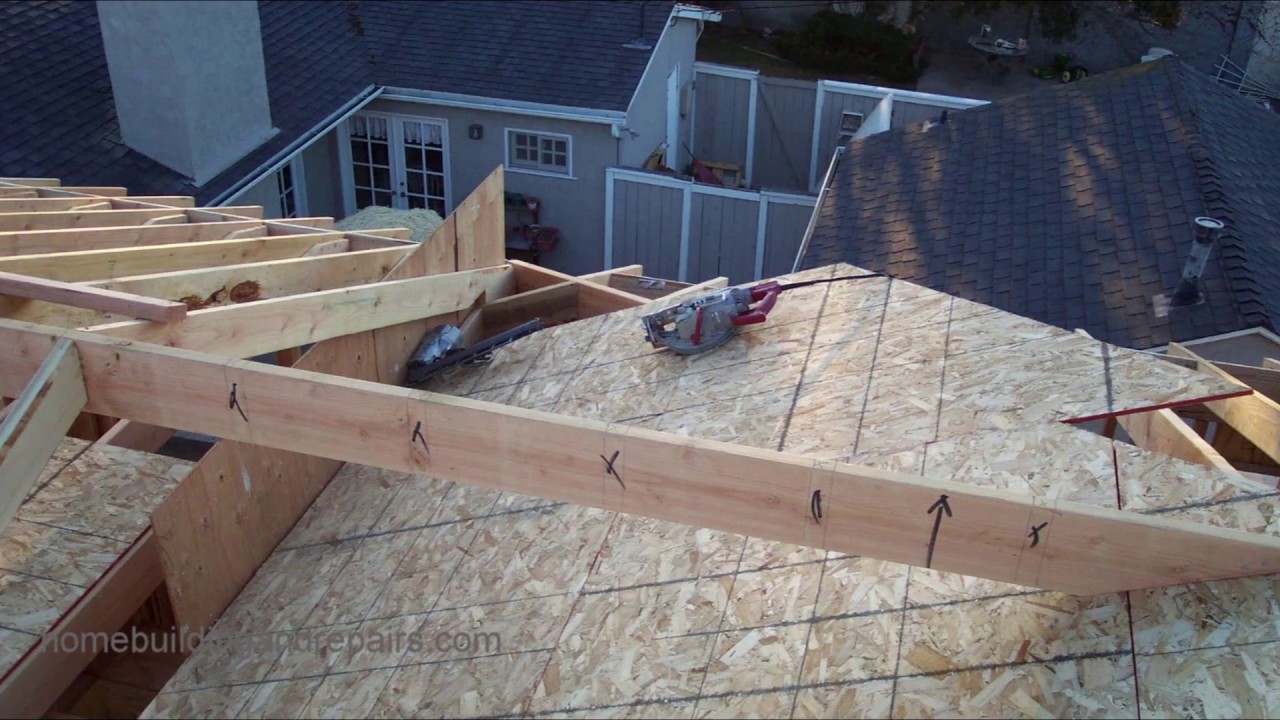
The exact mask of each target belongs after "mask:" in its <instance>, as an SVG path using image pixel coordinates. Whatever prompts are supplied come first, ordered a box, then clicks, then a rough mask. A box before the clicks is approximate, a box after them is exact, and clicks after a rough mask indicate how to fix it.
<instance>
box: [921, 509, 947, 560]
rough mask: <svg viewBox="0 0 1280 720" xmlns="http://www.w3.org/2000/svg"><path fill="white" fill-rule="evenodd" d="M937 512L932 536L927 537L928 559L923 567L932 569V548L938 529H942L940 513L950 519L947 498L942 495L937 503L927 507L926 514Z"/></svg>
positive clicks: (936, 540)
mask: <svg viewBox="0 0 1280 720" xmlns="http://www.w3.org/2000/svg"><path fill="white" fill-rule="evenodd" d="M935 510H936V511H937V513H938V514H937V516H936V517H934V518H933V535H931V536H930V537H929V557H927V558H925V561H924V566H925V567H927V568H931V567H933V546H934V544H935V543H937V542H938V528H941V527H942V513H944V512H945V513H946V514H947V517H951V505H950V504H948V503H947V496H946V495H942V496H940V497H939V498H938V500H937V502H935V503H934V504H932V505H930V506H929V510H928V512H934V511H935Z"/></svg>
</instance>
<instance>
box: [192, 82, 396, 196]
mask: <svg viewBox="0 0 1280 720" xmlns="http://www.w3.org/2000/svg"><path fill="white" fill-rule="evenodd" d="M382 91H383V88H380V87H378V86H377V85H370V86H369V87H367V88H365V89H364V90H363V91H362V92H361V93H360V94H359V95H356V96H355V97H353V98H351V99H350V100H348V101H347V102H346V104H344V105H343V106H342V107H340V108H338V109H337V110H336V111H334V112H333V114H331V115H329V117H327V118H325V119H324V120H321V121H320V122H319V124H317V125H316V126H315V127H313V128H311V129H310V130H308V131H307V132H306V133H304V134H303V135H302V136H301V137H299V138H298V139H297V140H294V141H293V142H291V143H289V144H288V145H287V146H286V147H285V148H284V149H283V150H281V151H280V152H278V153H276V154H275V155H274V156H272V158H271V159H270V160H267V161H266V162H265V163H263V164H262V165H259V166H258V168H257V169H255V170H254V171H253V172H250V173H249V174H247V175H245V176H244V177H243V178H242V179H241V180H240V182H237V183H236V184H234V185H232V186H231V187H229V188H227V189H226V190H223V191H222V193H221V194H219V195H218V196H217V197H216V198H214V199H213V200H212V201H211V202H210V203H209V206H213V207H216V206H219V205H227V204H229V203H230V202H232V201H233V200H235V199H236V198H237V197H239V196H240V194H241V193H243V192H244V191H245V190H248V189H249V188H250V187H252V186H254V185H256V184H257V183H258V182H259V181H261V180H262V179H263V178H265V177H266V176H268V175H270V174H272V173H274V172H278V171H279V170H280V168H282V167H284V166H285V165H287V164H288V163H289V162H290V161H292V160H293V158H294V156H296V155H297V154H298V153H300V152H302V151H303V150H306V149H307V148H309V147H311V145H312V144H313V143H315V141H316V140H319V139H320V138H321V137H323V136H324V135H325V134H327V133H328V132H329V131H330V130H332V129H334V128H335V127H337V126H338V125H339V124H340V123H342V122H343V121H345V120H346V119H347V118H349V117H351V116H352V115H354V114H355V113H357V112H359V111H360V110H362V109H363V108H364V107H365V106H366V105H368V104H369V103H371V102H373V101H374V100H375V99H376V98H377V97H378V96H379V95H381V94H382Z"/></svg>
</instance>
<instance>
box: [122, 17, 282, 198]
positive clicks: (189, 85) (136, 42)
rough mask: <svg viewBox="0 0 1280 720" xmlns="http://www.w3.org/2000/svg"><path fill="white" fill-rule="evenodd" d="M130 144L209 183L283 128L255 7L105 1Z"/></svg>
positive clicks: (197, 181) (124, 131)
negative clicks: (276, 124) (277, 124)
mask: <svg viewBox="0 0 1280 720" xmlns="http://www.w3.org/2000/svg"><path fill="white" fill-rule="evenodd" d="M98 24H99V26H100V27H101V29H102V44H103V48H104V50H105V52H106V56H107V68H108V70H109V71H110V74H111V89H112V93H113V94H114V95H115V105H116V115H117V116H118V117H119V120H120V132H121V134H122V135H123V137H124V141H125V143H126V144H127V145H128V146H129V147H131V148H133V149H134V150H137V151H138V152H140V153H142V154H143V155H146V156H147V157H149V158H152V159H153V160H156V161H158V162H160V163H163V164H164V165H166V166H168V167H170V168H173V169H174V170H176V171H178V172H180V173H182V174H183V175H186V176H187V177H189V178H191V179H192V181H194V182H195V184H196V185H202V184H204V183H205V182H207V181H208V180H210V179H212V178H213V177H215V176H216V175H218V174H219V173H221V172H222V171H223V170H226V169H227V168H228V167H230V166H231V165H232V164H233V163H235V162H236V161H237V160H239V159H240V158H242V157H244V156H245V155H246V154H248V153H249V152H250V151H251V150H253V149H255V148H257V147H258V146H259V145H261V144H262V143H263V142H264V141H266V140H267V139H268V138H270V137H271V136H272V135H274V134H275V133H276V132H277V131H276V130H275V129H274V128H273V127H272V126H271V109H270V106H269V104H268V100H267V74H266V68H265V63H264V61H263V57H262V27H261V25H260V23H259V21H258V3H257V2H254V1H252V0H197V1H190V2H186V1H177V0H169V1H167V2H150V1H145V0H144V1H141V2H137V1H134V0H99V2H98Z"/></svg>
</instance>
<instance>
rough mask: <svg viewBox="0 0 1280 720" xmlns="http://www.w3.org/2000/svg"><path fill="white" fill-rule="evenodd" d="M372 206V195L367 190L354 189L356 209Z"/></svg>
mask: <svg viewBox="0 0 1280 720" xmlns="http://www.w3.org/2000/svg"><path fill="white" fill-rule="evenodd" d="M372 204H373V193H371V192H369V191H368V190H363V189H361V188H356V207H357V208H366V207H369V206H370V205H372Z"/></svg>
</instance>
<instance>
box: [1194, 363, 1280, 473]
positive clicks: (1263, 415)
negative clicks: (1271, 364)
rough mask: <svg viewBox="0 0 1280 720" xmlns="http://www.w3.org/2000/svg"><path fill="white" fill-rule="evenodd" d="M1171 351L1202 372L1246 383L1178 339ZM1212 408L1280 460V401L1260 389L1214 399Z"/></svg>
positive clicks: (1209, 406)
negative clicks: (1256, 391)
mask: <svg viewBox="0 0 1280 720" xmlns="http://www.w3.org/2000/svg"><path fill="white" fill-rule="evenodd" d="M1169 354H1170V355H1172V356H1174V357H1182V358H1186V359H1188V360H1193V361H1195V363H1196V368H1197V369H1199V370H1200V371H1201V372H1203V373H1205V374H1207V375H1212V376H1214V377H1217V378H1220V379H1222V380H1225V381H1227V382H1232V383H1236V384H1237V385H1244V383H1242V382H1241V381H1240V380H1239V379H1238V378H1236V377H1234V376H1233V375H1232V374H1231V373H1229V372H1227V371H1226V370H1223V369H1222V368H1221V367H1219V366H1218V365H1217V364H1215V363H1212V362H1209V361H1208V360H1205V359H1204V358H1202V357H1200V356H1199V355H1197V354H1195V353H1194V352H1192V351H1191V350H1188V349H1187V348H1186V347H1184V346H1182V345H1179V344H1178V343H1169ZM1205 407H1207V408H1209V412H1211V413H1213V414H1214V415H1215V416H1217V417H1218V418H1219V419H1220V420H1221V421H1222V422H1224V423H1226V424H1227V425H1230V426H1231V428H1232V429H1234V430H1235V431H1236V432H1238V433H1240V435H1241V436H1243V437H1244V438H1245V439H1246V440H1248V441H1249V442H1251V443H1253V444H1254V445H1255V446H1256V447H1257V448H1258V450H1260V451H1261V452H1262V453H1263V454H1264V455H1266V456H1267V457H1268V458H1270V459H1271V460H1272V461H1273V462H1277V463H1280V403H1277V402H1276V401H1274V400H1272V399H1271V398H1268V397H1264V396H1262V395H1259V394H1258V393H1254V394H1252V395H1242V396H1239V397H1233V398H1227V399H1225V400H1211V401H1209V402H1206V403H1205Z"/></svg>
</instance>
